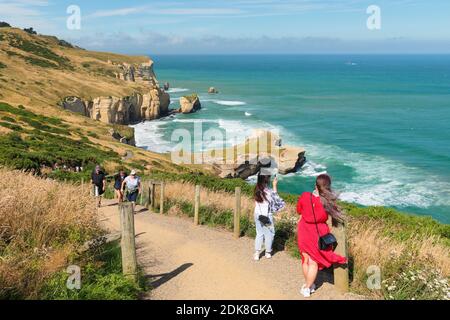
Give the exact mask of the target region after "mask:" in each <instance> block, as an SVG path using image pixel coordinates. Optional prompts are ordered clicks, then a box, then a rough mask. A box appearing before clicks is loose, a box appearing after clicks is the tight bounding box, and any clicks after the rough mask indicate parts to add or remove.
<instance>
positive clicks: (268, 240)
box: [255, 215, 275, 253]
mask: <svg viewBox="0 0 450 320" xmlns="http://www.w3.org/2000/svg"><path fill="white" fill-rule="evenodd" d="M269 218H270V221H271V225H270V226H265V225H263V224H262V223H261V222H260V221H259V220H258V216H256V215H255V226H256V238H255V251H261V250H262V245H263V243H264V247H265V248H266V253H271V252H272V244H273V239H274V238H275V224H274V221H273V216H270V217H269Z"/></svg>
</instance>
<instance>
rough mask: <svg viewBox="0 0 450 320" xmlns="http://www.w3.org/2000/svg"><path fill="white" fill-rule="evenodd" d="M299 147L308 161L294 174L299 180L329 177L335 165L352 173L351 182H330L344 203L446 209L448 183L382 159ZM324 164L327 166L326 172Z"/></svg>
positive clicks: (331, 148) (322, 147) (328, 148)
mask: <svg viewBox="0 0 450 320" xmlns="http://www.w3.org/2000/svg"><path fill="white" fill-rule="evenodd" d="M303 147H304V148H305V149H306V157H307V158H308V159H309V160H308V162H307V163H306V164H305V166H304V167H303V168H302V171H301V172H299V173H298V175H300V176H304V177H314V176H317V175H319V174H320V173H325V172H327V173H329V174H330V175H331V176H333V171H332V167H333V166H335V165H344V166H347V167H349V168H350V169H351V170H353V171H354V173H353V176H352V178H351V180H349V181H339V180H335V181H334V182H333V183H334V186H335V189H336V190H337V191H338V192H339V197H340V199H342V200H344V201H348V202H353V203H358V204H361V205H365V206H391V207H418V208H429V207H432V206H450V198H449V197H448V194H450V183H449V182H447V181H442V178H441V177H438V176H436V175H433V174H430V173H428V172H426V171H424V170H423V169H419V168H414V167H411V166H407V165H405V164H403V163H401V162H399V161H396V160H392V159H388V158H385V157H382V156H376V155H368V154H361V153H355V152H348V151H346V150H343V149H341V148H339V147H336V146H330V145H323V144H314V145H312V144H303ZM311 159H313V160H314V162H313V161H311ZM324 163H328V164H329V166H328V167H329V168H327V166H325V165H323V164H324ZM322 170H323V172H322Z"/></svg>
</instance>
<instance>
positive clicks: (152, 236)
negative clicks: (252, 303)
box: [99, 201, 351, 300]
mask: <svg viewBox="0 0 450 320" xmlns="http://www.w3.org/2000/svg"><path fill="white" fill-rule="evenodd" d="M114 203H115V201H105V206H104V207H103V208H101V209H100V210H99V213H100V219H101V221H102V224H103V225H104V226H105V227H106V228H108V229H109V230H111V231H119V227H120V226H119V214H118V208H117V206H116V205H114ZM137 211H138V212H139V213H138V214H137V215H136V216H135V224H136V243H137V254H138V259H139V263H140V264H141V266H143V268H144V270H145V273H146V274H147V275H148V280H149V283H150V284H151V287H153V290H152V291H151V293H150V294H148V295H147V296H146V297H145V298H147V299H153V300H174V299H181V300H190V299H204V300H211V299H217V300H227V299H236V300H243V299H273V300H278V299H283V300H292V299H302V298H303V297H302V296H301V295H300V293H299V289H300V287H301V285H302V284H303V277H302V275H301V266H300V262H299V260H296V259H294V258H292V257H290V256H288V255H287V254H286V253H285V252H279V253H277V254H276V255H274V257H273V258H272V259H271V260H266V259H264V258H263V259H262V260H261V261H259V262H255V261H253V260H252V254H253V240H252V239H249V238H241V239H239V240H236V239H234V238H233V235H232V233H230V232H228V231H224V230H217V229H213V228H209V227H205V226H199V227H195V226H194V225H193V223H192V222H191V221H190V220H186V219H183V218H178V217H168V216H161V215H159V214H153V213H150V212H149V211H147V210H146V209H144V208H142V207H137ZM321 278H324V276H323V275H322V277H321ZM312 298H313V299H326V300H329V299H348V298H351V297H350V296H349V295H345V296H343V295H341V294H339V293H337V292H336V291H335V289H334V287H333V285H332V284H330V283H328V282H324V283H323V284H322V285H320V288H319V289H318V290H317V292H316V293H315V294H314V295H313V297H312Z"/></svg>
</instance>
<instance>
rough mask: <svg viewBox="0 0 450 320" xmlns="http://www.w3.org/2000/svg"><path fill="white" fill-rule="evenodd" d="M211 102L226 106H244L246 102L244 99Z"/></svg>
mask: <svg viewBox="0 0 450 320" xmlns="http://www.w3.org/2000/svg"><path fill="white" fill-rule="evenodd" d="M211 102H213V103H215V104H219V105H222V106H228V107H237V106H245V105H246V104H247V103H245V102H244V101H231V100H211Z"/></svg>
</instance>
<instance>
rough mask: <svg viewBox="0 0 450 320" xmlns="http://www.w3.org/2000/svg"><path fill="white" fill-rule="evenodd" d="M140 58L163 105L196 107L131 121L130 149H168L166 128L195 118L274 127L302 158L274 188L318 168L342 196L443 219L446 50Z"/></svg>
mask: <svg viewBox="0 0 450 320" xmlns="http://www.w3.org/2000/svg"><path fill="white" fill-rule="evenodd" d="M150 56H151V57H152V59H153V60H154V61H155V72H156V74H157V77H158V80H159V82H160V84H161V85H162V84H163V83H165V82H169V83H170V85H171V89H170V90H169V91H168V92H169V93H170V95H171V99H172V104H171V108H173V109H176V108H178V107H179V103H178V99H179V98H180V97H181V96H183V95H186V94H190V93H197V94H199V96H200V100H201V102H202V107H203V108H202V110H200V111H199V112H197V113H195V114H189V115H181V114H180V115H176V116H175V117H170V118H165V119H160V120H156V121H149V122H145V123H141V124H138V125H135V126H134V127H135V129H136V142H137V145H138V146H140V147H143V148H146V149H148V150H151V151H156V152H167V151H170V150H171V148H172V147H173V146H174V145H175V144H176V143H174V142H171V135H172V132H173V131H174V130H175V129H177V128H185V129H188V130H193V128H194V124H195V123H199V122H202V124H203V129H208V128H217V129H219V130H227V131H228V132H231V133H234V134H240V135H241V136H244V135H243V134H244V133H245V134H247V135H248V134H250V133H251V131H252V130H253V129H257V128H263V129H269V130H277V131H278V132H279V133H280V134H281V136H282V138H283V142H284V143H285V144H289V145H295V146H301V147H304V148H305V149H306V157H307V159H308V161H307V163H306V165H305V166H304V167H303V169H302V170H301V171H300V172H298V173H295V174H289V175H286V176H282V177H280V190H281V191H286V192H291V193H297V194H300V193H302V192H304V191H310V190H311V189H312V188H313V185H314V180H315V177H316V176H317V175H319V174H321V173H325V172H326V173H328V174H330V175H331V176H332V177H333V179H334V188H335V189H336V191H337V192H338V193H339V194H340V198H341V199H342V200H344V201H348V202H352V203H356V204H360V205H364V206H372V205H375V206H387V207H392V208H396V209H398V210H401V211H405V212H410V213H414V214H419V215H429V216H432V217H433V218H435V219H437V220H439V221H441V222H444V223H449V222H450V214H449V209H450V199H449V195H450V166H449V163H450V141H449V140H450V126H449V120H450V55H443V54H424V55H417V54H414V55H412V54H407V55H400V54H390V55H381V54H370V55H369V54H358V55H351V54H333V55H324V54H317V55H310V54H299V55H293V54H276V55H267V54H261V55H252V54H242V55H157V56H153V55H150ZM209 87H215V88H217V89H218V90H219V94H217V95H209V94H208V93H207V90H208V88H209ZM228 143H231V141H228Z"/></svg>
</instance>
